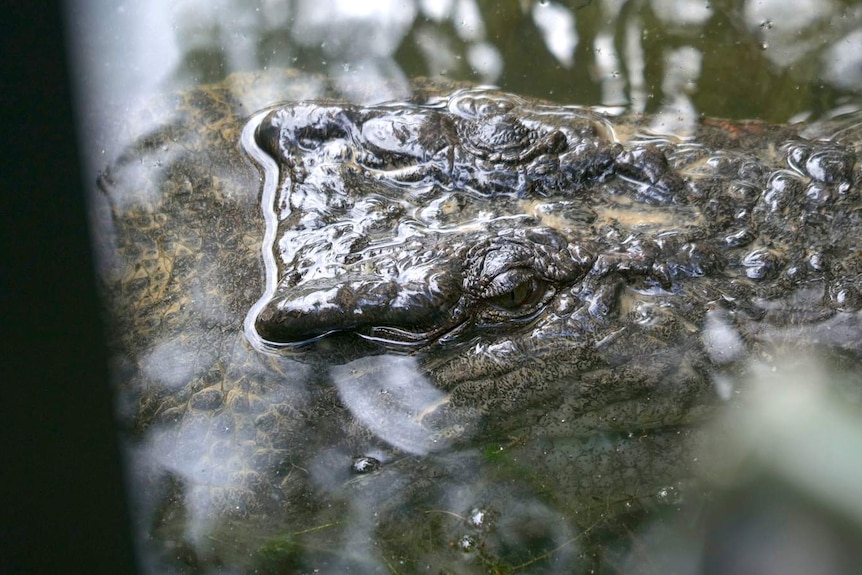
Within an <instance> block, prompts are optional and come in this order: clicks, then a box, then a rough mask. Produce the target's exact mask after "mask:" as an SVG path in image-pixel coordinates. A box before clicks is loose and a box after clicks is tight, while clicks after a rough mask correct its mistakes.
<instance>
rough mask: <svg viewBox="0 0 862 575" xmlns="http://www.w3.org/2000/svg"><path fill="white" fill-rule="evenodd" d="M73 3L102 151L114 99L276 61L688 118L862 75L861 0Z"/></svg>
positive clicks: (89, 122)
mask: <svg viewBox="0 0 862 575" xmlns="http://www.w3.org/2000/svg"><path fill="white" fill-rule="evenodd" d="M67 12H68V23H69V35H68V44H69V49H70V51H71V54H72V56H73V64H74V66H73V77H74V79H75V83H76V87H77V89H78V94H79V96H78V104H79V106H78V109H79V113H80V118H81V124H82V127H83V128H85V129H86V130H91V131H90V132H85V134H86V135H85V137H84V139H83V142H84V143H85V146H86V147H87V148H88V149H87V150H85V151H86V152H87V155H88V157H94V158H95V159H96V160H99V158H100V157H101V156H102V150H104V149H106V148H108V147H110V146H112V145H113V144H116V142H112V141H111V137H112V136H111V135H110V133H111V130H103V134H102V135H98V134H97V133H94V132H93V131H92V130H93V129H94V128H96V127H98V124H99V121H100V119H101V118H103V117H104V116H105V114H106V112H108V111H110V112H111V113H120V114H122V112H123V110H124V108H123V107H124V106H125V107H127V108H125V109H131V106H132V105H133V104H134V102H136V101H140V100H141V99H142V98H146V97H147V96H149V95H151V94H153V93H157V92H163V91H170V90H174V89H177V88H180V87H184V86H190V85H196V84H201V83H208V82H217V81H219V80H220V79H222V78H225V77H226V76H227V75H229V74H231V73H233V72H237V71H245V70H259V69H266V68H269V67H289V68H295V69H298V70H301V71H303V72H306V73H308V74H310V75H318V74H319V75H323V76H325V77H327V78H329V79H330V80H331V81H332V82H333V83H334V84H335V85H336V86H337V87H340V88H342V89H343V95H344V96H345V97H349V98H352V99H360V100H363V101H364V102H369V101H384V100H388V99H391V98H393V97H394V96H397V95H400V94H403V91H404V89H406V88H407V87H409V80H410V79H411V78H415V77H419V76H422V77H431V78H437V77H442V78H447V79H451V80H463V81H469V82H474V83H479V84H493V85H496V86H499V87H501V88H503V89H504V90H507V91H511V92H515V93H519V94H523V95H527V96H533V97H537V98H543V99H548V100H551V101H554V102H558V103H565V104H579V105H603V106H623V107H626V108H627V109H629V110H632V111H635V112H648V113H653V114H656V113H658V114H664V115H665V116H667V118H668V119H669V120H674V121H678V122H680V123H685V122H691V121H692V119H693V118H695V117H696V116H697V115H700V114H703V115H707V116H715V117H728V118H758V119H762V120H767V121H772V122H788V121H800V120H806V119H812V118H816V117H819V116H821V115H823V114H824V113H825V112H827V111H831V110H835V109H836V108H838V107H840V106H844V105H849V106H852V105H855V104H856V103H858V96H859V94H860V91H862V2H859V1H858V0H712V1H707V0H508V1H506V2H497V1H492V0H376V1H374V2H354V1H353V0H261V1H251V2H249V1H239V0H215V1H208V0H207V1H203V0H185V1H174V0H154V1H152V2H147V3H134V2H116V1H114V0H90V1H88V2H69V3H68V5H67ZM358 87H361V93H357V91H358ZM105 133H107V135H106V134H105ZM103 160H104V159H103V158H102V161H103ZM92 168H93V169H98V168H97V167H96V165H95V164H94V165H93V166H92Z"/></svg>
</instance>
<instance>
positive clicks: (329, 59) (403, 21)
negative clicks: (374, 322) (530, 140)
mask: <svg viewBox="0 0 862 575" xmlns="http://www.w3.org/2000/svg"><path fill="white" fill-rule="evenodd" d="M68 12H69V14H70V19H71V21H72V23H73V34H72V35H71V39H70V43H71V44H72V48H73V51H75V52H76V53H77V55H78V59H77V66H76V73H75V77H76V79H77V80H78V82H79V93H78V96H79V110H80V117H81V122H82V127H83V129H84V133H85V138H84V142H83V148H84V150H85V151H86V153H87V162H88V166H89V169H90V175H89V176H88V177H89V179H90V181H96V179H97V178H98V177H99V176H100V175H101V176H102V184H101V187H102V190H105V189H108V190H110V191H111V193H108V194H107V195H105V194H102V193H101V192H97V188H96V187H95V186H94V187H93V189H94V196H93V206H94V213H95V214H96V215H95V218H96V220H97V228H98V229H99V230H100V234H101V235H100V236H99V237H98V238H97V239H96V242H95V248H96V251H97V253H98V254H99V255H100V256H101V257H102V260H103V268H104V269H105V274H106V277H107V278H109V280H108V282H109V285H111V284H110V282H111V281H116V280H117V277H120V278H121V280H120V281H121V282H122V285H123V286H124V288H123V289H124V290H126V291H122V290H120V291H121V292H122V293H120V296H119V301H120V302H121V303H120V304H119V305H118V306H117V308H116V309H119V310H121V311H120V312H118V315H119V316H120V317H118V318H117V324H116V325H117V326H119V328H117V329H115V331H114V333H115V334H116V337H117V339H118V341H119V343H118V344H117V349H118V350H121V351H120V353H119V354H118V357H117V359H116V361H115V365H114V371H115V379H116V383H117V389H118V413H119V415H120V420H121V421H122V422H123V427H124V429H123V430H122V433H123V438H124V441H125V442H126V444H127V447H128V454H129V477H130V485H131V486H132V492H133V497H134V502H133V504H134V507H135V510H136V532H137V534H138V537H139V545H138V549H139V560H140V564H141V566H142V570H143V571H144V572H147V573H244V572H255V573H305V572H308V573H311V572H322V573H420V572H423V573H424V572H432V573H510V572H514V573H568V572H573V573H577V572H588V571H593V570H595V571H596V572H608V573H616V572H621V573H668V572H679V573H698V572H719V573H731V572H738V569H739V565H743V564H746V565H752V564H753V565H755V567H754V572H758V573H806V572H815V571H816V572H823V573H845V572H852V570H853V563H852V562H853V561H854V560H855V559H856V558H858V557H857V556H856V555H855V552H854V551H852V549H853V545H852V541H853V540H854V538H855V537H857V536H858V534H859V532H860V525H862V509H859V504H858V502H859V501H862V493H860V492H859V488H858V485H860V484H862V470H860V469H859V464H858V463H857V460H858V454H859V453H860V451H859V444H860V441H862V440H860V437H862V428H860V424H859V420H858V417H857V413H856V411H857V410H858V409H857V408H856V407H853V406H854V405H857V401H858V393H857V394H856V395H854V391H853V390H854V389H856V383H855V380H854V378H853V377H848V379H849V380H850V382H849V383H848V385H847V386H845V387H846V389H845V390H844V395H842V396H841V400H840V402H839V403H840V405H838V404H836V402H835V400H834V399H832V396H831V395H829V394H827V393H821V392H820V391H818V389H819V387H821V386H820V385H818V384H815V385H813V386H812V385H811V382H817V381H823V380H825V379H829V376H824V375H823V373H822V371H826V372H830V370H829V369H824V370H822V371H821V370H818V369H817V368H815V367H812V366H809V365H808V364H807V363H808V362H807V361H806V362H797V363H796V364H793V365H791V366H790V367H786V368H784V367H782V368H781V369H779V370H778V371H777V374H778V375H776V372H775V371H773V370H770V369H765V368H764V369H763V370H762V372H761V371H758V370H760V367H757V366H755V367H751V368H750V369H748V370H747V371H746V377H750V378H752V379H755V380H758V381H761V382H762V383H761V384H759V385H760V386H762V387H764V388H765V389H766V390H767V392H766V399H763V398H762V397H760V395H758V394H757V393H754V392H752V394H751V401H750V403H751V404H752V405H753V406H754V407H752V408H751V410H743V409H739V410H737V409H734V410H733V412H734V413H733V415H734V417H738V419H731V420H729V422H725V423H719V424H718V425H717V426H716V427H714V428H689V427H685V426H679V427H673V428H670V429H646V428H644V427H643V426H640V427H639V428H638V430H637V433H639V434H640V435H637V436H633V435H632V434H631V433H627V432H626V430H625V426H624V425H620V426H619V427H616V428H612V429H610V430H605V432H603V433H597V434H591V435H586V436H584V435H580V434H573V435H572V436H568V437H566V436H563V437H559V436H553V437H550V436H551V435H553V434H549V435H546V436H539V437H530V436H524V435H523V434H519V433H516V432H512V433H508V432H509V431H511V430H504V431H506V433H502V432H501V433H496V434H492V435H490V436H488V437H489V438H487V439H483V441H481V442H476V443H473V444H470V445H468V446H467V447H464V445H462V444H458V443H457V441H455V445H457V448H450V447H451V445H453V443H452V439H451V437H452V433H457V430H456V431H455V432H453V431H452V430H451V429H443V430H442V431H441V430H439V429H438V430H437V431H438V432H439V433H438V434H437V435H432V436H429V435H427V434H423V433H422V432H421V430H418V427H419V426H417V425H415V421H416V418H417V417H419V416H422V417H424V416H425V415H426V412H427V411H428V408H429V406H432V405H433V406H436V405H437V404H438V403H439V402H440V401H441V397H440V390H439V389H437V388H436V387H435V386H434V385H433V382H432V381H431V380H429V379H428V372H429V371H428V368H427V366H425V365H422V363H421V360H417V359H416V358H415V356H410V355H407V356H404V355H398V356H374V357H370V358H360V359H358V360H355V361H352V362H351V363H346V364H345V361H343V360H339V359H336V360H335V361H333V362H332V364H331V365H323V366H321V364H320V363H316V364H315V363H308V362H303V361H295V360H294V359H293V358H291V357H290V356H285V355H279V354H274V355H265V354H260V353H258V351H257V350H255V348H254V347H252V346H251V345H249V343H248V341H247V338H246V335H245V332H244V331H243V321H244V319H245V315H246V313H247V311H248V309H249V307H250V306H251V305H252V303H253V302H254V301H256V300H257V299H258V298H260V296H261V295H262V293H263V289H262V288H263V285H262V282H263V280H262V277H261V269H262V268H261V266H260V265H259V264H258V262H257V258H258V257H259V254H260V253H261V252H260V250H261V238H263V234H264V228H265V226H264V222H263V217H262V214H261V206H260V204H259V197H258V195H257V194H258V193H259V192H260V189H259V186H260V182H261V176H260V173H259V172H257V170H256V168H255V167H254V165H253V164H252V163H251V162H250V161H248V160H243V159H242V158H243V156H241V155H240V154H239V153H238V149H239V148H238V147H239V145H240V136H241V133H240V131H241V128H242V125H243V122H244V121H245V119H246V117H250V116H251V115H252V113H253V112H254V111H256V110H258V109H260V108H263V107H266V106H269V105H272V104H274V103H276V102H277V101H281V100H295V99H306V98H317V97H321V96H330V95H335V96H337V97H339V98H342V99H349V100H352V101H356V102H361V103H379V102H385V101H389V100H393V99H403V98H405V97H406V96H408V95H409V93H410V86H411V79H413V78H417V77H429V78H432V79H437V80H445V81H449V82H467V83H471V84H493V85H497V86H499V87H500V88H502V89H503V90H505V91H508V92H513V93H517V94H521V95H524V96H530V97H536V98H541V99H544V100H548V101H552V102H556V103H560V104H578V105H588V106H602V107H606V108H608V109H611V110H614V111H620V110H622V109H624V110H627V111H630V112H635V113H645V114H648V115H649V116H650V118H651V120H650V122H651V124H650V125H651V126H653V127H654V128H656V129H657V130H659V131H661V132H666V133H670V132H672V133H677V134H682V135H685V134H687V133H689V132H690V131H691V130H692V129H693V127H694V126H695V125H696V123H697V122H698V120H699V119H700V118H701V117H703V116H710V117H721V118H737V119H743V118H752V119H759V120H766V121H769V122H775V123H787V122H796V121H814V120H820V119H824V118H828V117H829V116H830V115H833V114H836V113H839V112H844V113H847V112H849V113H853V112H858V110H859V109H860V106H862V96H860V93H862V2H854V1H849V0H846V1H840V0H832V1H821V0H795V1H792V2H791V1H789V0H785V1H778V0H774V1H766V0H763V1H761V0H746V1H743V0H740V1H730V0H727V1H714V2H706V1H699V0H642V1H638V0H630V1H625V0H592V1H589V0H573V1H570V2H553V1H541V2H539V1H531V0H521V1H519V2H515V1H512V2H506V3H503V2H493V1H490V0H489V1H485V2H483V1H477V0H448V1H447V0H439V1H433V0H416V1H408V0H403V1H398V0H391V1H380V2H367V3H365V2H354V1H353V0H343V1H339V0H294V1H290V0H272V1H268V2H259V3H256V2H250V3H244V2H231V1H227V0H225V1H221V2H184V3H176V2H152V3H147V4H146V6H145V5H143V4H141V5H132V4H121V5H114V4H112V3H109V2H104V3H102V2H92V3H90V5H89V6H85V5H82V4H77V3H75V4H74V5H73V3H70V5H69V7H68ZM285 68H289V69H292V70H294V72H291V74H290V75H288V76H285V77H281V76H278V74H280V73H281V72H280V70H282V69H285ZM250 71H266V74H272V75H274V76H273V77H277V78H280V79H278V80H276V81H274V82H267V83H263V84H261V85H266V86H267V87H268V90H271V91H263V90H257V91H253V92H252V93H249V92H247V91H246V90H247V87H246V86H247V85H246V84H243V82H244V80H239V81H236V78H243V77H241V76H234V77H233V78H234V79H235V80H234V82H235V83H234V86H235V88H234V89H233V90H232V91H231V89H230V88H228V89H227V91H224V90H225V88H224V86H222V88H217V89H215V90H212V91H209V90H207V91H204V92H192V94H195V95H196V96H194V97H188V96H187V99H186V100H183V101H179V100H174V99H170V98H169V99H167V100H160V101H159V103H157V104H154V103H153V98H154V96H155V95H158V94H164V93H172V92H175V91H177V90H183V89H188V88H190V87H194V86H197V85H200V84H211V83H212V84H216V83H219V82H222V81H223V80H225V78H228V77H229V76H231V74H234V73H236V72H250ZM230 82H231V81H230V80H229V83H228V86H230V85H231V84H230ZM220 90H222V91H220ZM231 94H232V95H237V94H238V95H240V96H239V97H238V100H239V103H236V102H229V101H228V99H227V98H226V96H229V95H231ZM196 97H198V98H200V100H196V99H195V98H196ZM206 98H210V99H211V100H207V102H208V103H207V104H206V106H207V108H206V109H207V110H209V111H210V112H211V114H212V115H211V116H208V119H207V121H208V122H216V123H218V119H219V118H220V117H227V116H229V115H231V114H236V115H237V116H236V117H235V118H232V119H231V120H230V121H226V122H224V123H223V125H222V124H219V125H222V128H221V131H220V137H221V138H222V139H218V138H215V137H214V136H213V135H212V133H210V132H207V133H205V134H199V133H197V132H195V130H194V129H191V130H189V129H186V127H185V125H184V124H183V122H188V120H189V118H192V119H193V120H194V119H195V118H196V116H194V115H189V113H188V110H196V109H199V108H200V107H201V106H202V105H201V104H200V102H201V101H203V99H206ZM225 102H227V103H225ZM180 104H181V105H182V106H184V108H183V110H184V111H185V112H186V115H185V116H183V115H182V114H180V115H179V116H177V115H175V112H176V109H177V107H178V105H180ZM182 106H181V107H182ZM243 114H244V116H243ZM176 118H179V121H177V123H175V124H173V126H174V127H173V128H171V129H170V130H164V129H163V128H164V126H165V125H166V124H170V123H171V122H173V121H175V120H176ZM213 142H216V144H213ZM219 146H222V147H221V148H219ZM232 146H233V147H232ZM213 150H215V151H213ZM201 153H204V154H207V155H206V160H205V162H204V163H203V164H200V165H199V166H198V167H195V162H196V161H197V160H196V159H195V158H198V159H199V158H200V156H199V155H196V154H201ZM225 158H227V159H225ZM258 161H261V160H260V158H258ZM234 162H235V163H234ZM108 165H111V171H110V172H109V173H107V174H108V175H107V177H106V172H105V171H104V170H105V168H106V166H108ZM112 178H113V179H112ZM237 178H238V179H237ZM234 180H236V181H239V182H241V183H242V184H243V185H246V187H245V188H243V187H242V186H240V185H239V184H235V182H234ZM105 181H108V183H105ZM199 182H205V183H206V185H207V186H209V187H208V188H207V189H214V190H217V192H218V194H217V197H218V198H219V201H220V202H223V203H224V206H226V208H225V209H224V210H221V211H220V210H217V209H214V208H213V207H212V206H203V207H201V206H198V205H197V204H194V203H192V202H188V201H187V199H188V198H191V197H192V194H191V192H193V191H195V190H196V189H197V187H196V186H197V185H198V183H199ZM226 182H227V183H226ZM184 185H187V186H188V190H184V189H183V186H184ZM234 185H237V187H233V186H234ZM243 189H248V190H250V192H249V194H248V195H247V196H245V197H240V198H237V190H243ZM116 190H120V191H123V190H126V191H127V192H128V193H127V194H126V195H112V194H113V193H114V191H116ZM160 194H164V195H165V197H168V196H169V197H170V198H172V199H171V200H170V201H171V202H173V203H164V204H158V202H156V201H155V200H154V198H159V197H160ZM106 197H107V198H109V200H106V199H105V198H106ZM154 202H155V203H154ZM153 205H157V206H158V207H156V208H153V207H152V206H153ZM141 206H143V207H141ZM444 207H445V206H444ZM112 213H113V214H114V216H115V217H116V214H118V213H119V214H122V217H121V218H119V219H117V220H114V221H112V219H111V215H110V214H112ZM180 213H181V214H183V216H182V218H179V219H178V220H176V222H179V224H178V225H177V224H176V222H175V224H173V225H172V224H168V225H165V221H166V220H165V214H168V215H169V216H171V217H172V216H173V215H176V214H180ZM258 217H259V218H260V219H259V220H257V219H256V218H258ZM202 218H206V220H205V221H204V222H203V223H202V222H201V219H202ZM252 220H253V221H255V222H256V223H255V224H253V225H250V226H249V229H250V230H251V231H250V233H249V234H247V235H242V236H237V235H235V234H234V233H233V232H234V230H235V229H237V228H238V227H239V226H244V225H249V224H248V222H249V221H252ZM199 232H200V233H199ZM226 254H228V257H230V258H235V260H231V261H229V262H226V261H225V257H226ZM109 289H113V288H109ZM114 303H115V305H117V304H116V301H115V302H114ZM501 345H503V347H501V348H497V349H496V350H495V349H494V348H493V347H489V348H488V349H487V350H485V355H486V357H487V358H490V359H488V362H489V363H493V362H494V361H496V359H495V354H499V357H509V356H508V355H507V353H508V350H506V349H505V343H503V344H501ZM854 346H855V344H854V343H849V344H848V347H850V348H853V349H855V347H854ZM351 359H352V358H351ZM507 361H508V360H507ZM781 365H784V364H781ZM826 367H830V366H826ZM840 367H841V366H837V367H836V369H835V370H834V371H835V372H836V373H835V374H832V377H833V379H840V378H842V377H847V376H846V374H843V373H842V369H840ZM788 374H792V375H795V376H796V377H789V375H788ZM725 384H727V386H729V387H723V385H725ZM732 388H733V385H732V383H727V382H724V381H716V389H717V395H719V396H721V395H722V394H723V393H727V390H728V389H732ZM797 388H798V389H797ZM847 389H849V391H848V390H847ZM776 390H781V391H782V393H781V394H780V398H779V399H776V395H775V392H776ZM784 392H786V393H784ZM557 407H559V406H548V408H549V410H550V409H554V408H557ZM562 412H563V411H561V413H562ZM528 416H533V414H528ZM536 417H540V415H536ZM399 418H400V419H399ZM420 419H421V417H420ZM515 431H517V430H515ZM507 433H508V434H507ZM417 434H418V435H417ZM447 434H448V435H447ZM456 437H457V435H456ZM549 437H550V438H549ZM716 437H718V438H719V439H718V440H715V438H716ZM647 443H648V444H649V445H650V446H651V447H650V449H652V450H654V453H653V457H652V458H650V459H648V460H646V463H644V462H645V460H644V459H643V457H642V453H643V452H642V446H643V445H644V444H647ZM628 461H630V462H632V463H630V464H627V463H626V462H628ZM752 461H754V462H757V464H756V465H753V466H751V467H749V466H748V463H750V462H752ZM683 462H685V465H687V464H688V463H691V468H690V469H689V468H688V467H686V469H685V471H681V472H680V473H678V474H676V473H671V474H670V475H667V474H662V473H654V471H655V470H654V469H653V467H654V468H656V469H672V470H674V471H676V470H679V469H680V467H681V466H683V465H684V464H683ZM644 466H645V467H644ZM650 466H652V467H650ZM639 474H642V475H644V476H646V477H650V478H651V479H650V481H645V482H643V483H638V482H631V481H629V480H631V478H632V476H635V475H639ZM651 474H654V475H655V476H654V477H653V475H651ZM740 477H742V478H743V479H740ZM627 481H628V483H627ZM623 485H625V486H628V487H630V486H632V485H634V489H635V492H630V491H625V489H626V488H628V487H626V488H624V487H621V486H623ZM644 485H646V486H648V489H649V492H639V491H637V489H638V488H641V487H642V486H644ZM642 488H643V489H647V487H642ZM848 549H850V550H849V551H848Z"/></svg>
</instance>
